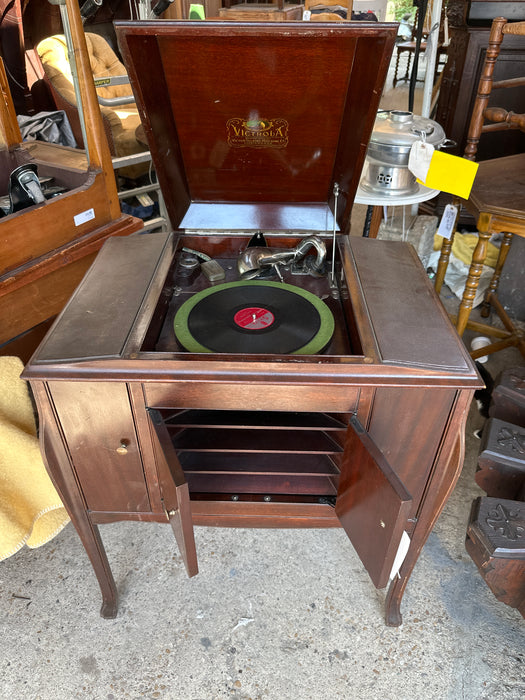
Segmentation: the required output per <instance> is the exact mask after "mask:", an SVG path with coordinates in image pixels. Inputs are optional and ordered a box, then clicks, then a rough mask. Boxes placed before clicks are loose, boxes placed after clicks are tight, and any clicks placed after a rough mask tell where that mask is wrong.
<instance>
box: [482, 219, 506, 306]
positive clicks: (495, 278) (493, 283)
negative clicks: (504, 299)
mask: <svg viewBox="0 0 525 700" xmlns="http://www.w3.org/2000/svg"><path fill="white" fill-rule="evenodd" d="M512 236H513V234H512V233H508V232H506V233H505V234H503V240H502V241H501V248H500V251H499V255H498V261H497V263H496V269H495V270H494V274H493V275H492V279H491V280H490V284H489V287H488V289H487V293H486V295H485V301H484V302H483V304H482V306H481V315H482V316H483V318H487V317H488V315H489V313H490V296H491V294H495V293H496V290H497V289H498V285H499V281H500V277H501V271H502V270H503V265H504V264H505V260H506V259H507V255H508V253H509V250H510V244H511V241H512Z"/></svg>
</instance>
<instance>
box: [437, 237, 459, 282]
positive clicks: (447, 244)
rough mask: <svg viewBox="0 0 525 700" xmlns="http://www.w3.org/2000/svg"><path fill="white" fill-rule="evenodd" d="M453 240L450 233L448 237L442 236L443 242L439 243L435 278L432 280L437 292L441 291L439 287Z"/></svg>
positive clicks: (445, 270)
mask: <svg viewBox="0 0 525 700" xmlns="http://www.w3.org/2000/svg"><path fill="white" fill-rule="evenodd" d="M453 242H454V234H452V236H451V237H450V239H448V238H444V239H443V244H442V245H441V254H440V256H439V260H438V266H437V270H436V278H435V280H434V287H435V290H436V292H437V293H438V294H439V293H440V292H441V287H442V286H443V282H444V281H445V275H446V273H447V267H448V261H449V260H450V252H451V250H452V243H453Z"/></svg>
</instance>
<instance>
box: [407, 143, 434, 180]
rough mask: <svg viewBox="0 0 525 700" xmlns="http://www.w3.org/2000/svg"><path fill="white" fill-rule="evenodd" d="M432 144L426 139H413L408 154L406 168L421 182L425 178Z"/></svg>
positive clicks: (432, 150) (430, 157)
mask: <svg viewBox="0 0 525 700" xmlns="http://www.w3.org/2000/svg"><path fill="white" fill-rule="evenodd" d="M433 153H434V146H433V145H432V144H431V143H426V141H414V143H413V144H412V148H411V149H410V154H409V156H408V169H409V170H410V172H411V173H412V174H413V175H415V176H416V177H417V179H418V180H421V182H425V180H426V179H427V173H428V169H429V167H430V161H431V160H432V154H433Z"/></svg>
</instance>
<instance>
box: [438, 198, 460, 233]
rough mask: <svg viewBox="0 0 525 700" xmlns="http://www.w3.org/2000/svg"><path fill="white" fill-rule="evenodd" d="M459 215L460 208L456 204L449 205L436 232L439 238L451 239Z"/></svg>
mask: <svg viewBox="0 0 525 700" xmlns="http://www.w3.org/2000/svg"><path fill="white" fill-rule="evenodd" d="M457 215H458V208H457V207H456V206H455V205H454V204H447V206H446V207H445V209H444V211H443V216H442V217H441V221H440V222H439V227H438V230H437V231H436V233H437V235H438V236H442V237H443V238H450V237H451V236H452V234H453V233H454V227H455V225H456V217H457Z"/></svg>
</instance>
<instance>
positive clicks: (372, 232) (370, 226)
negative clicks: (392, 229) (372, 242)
mask: <svg viewBox="0 0 525 700" xmlns="http://www.w3.org/2000/svg"><path fill="white" fill-rule="evenodd" d="M382 218H383V209H382V207H377V206H373V205H371V204H369V205H368V207H367V210H366V218H365V225H364V227H363V238H377V234H378V233H379V225H380V224H381V219H382Z"/></svg>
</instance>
